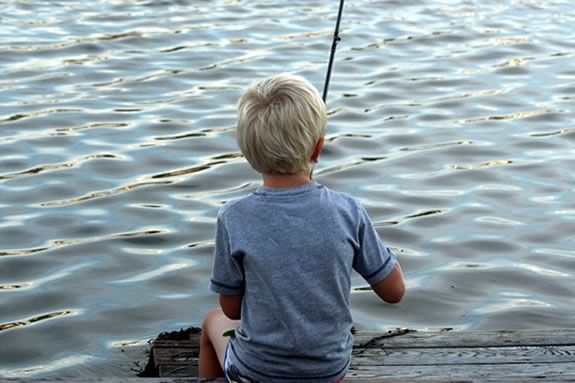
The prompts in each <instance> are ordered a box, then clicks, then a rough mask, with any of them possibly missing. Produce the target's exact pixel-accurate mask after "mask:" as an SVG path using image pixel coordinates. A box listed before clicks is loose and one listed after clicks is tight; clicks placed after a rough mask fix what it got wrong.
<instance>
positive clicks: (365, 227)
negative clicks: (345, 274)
mask: <svg viewBox="0 0 575 383" xmlns="http://www.w3.org/2000/svg"><path fill="white" fill-rule="evenodd" d="M357 235H358V244H359V246H358V248H357V250H356V253H355V257H354V260H353V269H354V270H355V271H357V272H358V273H359V274H360V275H361V276H362V277H363V278H364V279H365V280H366V281H367V283H369V284H370V285H374V284H376V283H378V282H380V281H382V280H384V279H385V277H387V276H388V275H389V273H391V271H392V270H393V268H394V267H395V264H396V263H397V256H396V255H395V253H394V252H393V251H391V249H390V248H389V247H387V246H385V245H384V244H383V242H382V241H381V239H380V238H379V235H378V234H377V232H376V231H375V228H374V227H373V225H372V223H371V221H370V219H369V216H368V215H367V212H366V211H365V209H364V208H363V207H361V206H360V222H359V228H358V233H357Z"/></svg>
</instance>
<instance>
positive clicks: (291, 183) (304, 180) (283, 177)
mask: <svg viewBox="0 0 575 383" xmlns="http://www.w3.org/2000/svg"><path fill="white" fill-rule="evenodd" d="M262 178H263V182H264V186H265V187H268V188H293V187H296V186H300V185H305V184H308V183H310V182H311V179H310V178H309V175H306V174H304V173H296V174H277V173H265V174H263V175H262Z"/></svg>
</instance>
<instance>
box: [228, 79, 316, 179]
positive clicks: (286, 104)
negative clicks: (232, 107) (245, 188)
mask: <svg viewBox="0 0 575 383" xmlns="http://www.w3.org/2000/svg"><path fill="white" fill-rule="evenodd" d="M238 109H239V117H238V126H237V130H236V140H237V142H238V145H239V146H240V150H241V151H242V153H243V154H244V156H245V158H246V159H247V160H248V162H249V163H250V165H251V166H252V167H253V168H254V169H255V170H257V171H258V172H260V173H282V174H295V173H299V172H302V171H306V172H307V171H309V170H310V162H311V156H312V153H313V150H314V148H315V145H316V144H317V142H318V141H319V139H320V138H321V137H323V136H324V135H325V133H326V130H327V116H326V110H325V105H324V103H323V101H322V99H321V96H320V95H319V92H318V91H317V89H316V88H315V87H314V86H313V85H311V84H310V83H309V82H308V81H307V80H305V79H304V78H303V77H300V76H295V75H291V74H287V73H282V74H277V75H274V76H271V77H268V78H265V79H263V80H257V81H254V82H253V83H252V84H251V85H250V86H249V87H248V89H247V90H246V91H245V93H244V94H243V95H242V97H241V98H240V100H239V107H238Z"/></svg>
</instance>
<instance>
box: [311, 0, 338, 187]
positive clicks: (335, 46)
mask: <svg viewBox="0 0 575 383" xmlns="http://www.w3.org/2000/svg"><path fill="white" fill-rule="evenodd" d="M343 2H344V0H340V2H339V10H338V12H337V21H336V23H335V30H334V31H333V41H332V43H331V53H330V55H329V63H328V65H327V74H326V76H325V85H324V88H323V96H322V99H323V103H324V104H325V101H326V100H327V89H328V88H329V79H330V78H331V69H332V68H333V59H334V57H335V49H336V48H337V44H339V42H340V41H341V37H339V24H340V22H341V14H342V13H343ZM309 178H310V179H312V178H313V168H312V169H311V172H310V173H309Z"/></svg>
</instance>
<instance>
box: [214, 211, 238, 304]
mask: <svg viewBox="0 0 575 383" xmlns="http://www.w3.org/2000/svg"><path fill="white" fill-rule="evenodd" d="M242 263H243V260H242V259H241V258H239V257H234V256H233V254H232V253H231V251H230V238H229V235H228V231H227V228H226V226H225V224H224V220H223V217H222V216H221V215H218V219H217V223H216V244H215V250H214V268H213V270H212V277H211V279H210V289H211V290H212V291H213V292H215V293H219V294H224V295H239V294H241V293H242V292H243V289H244V268H243V264H242Z"/></svg>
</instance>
